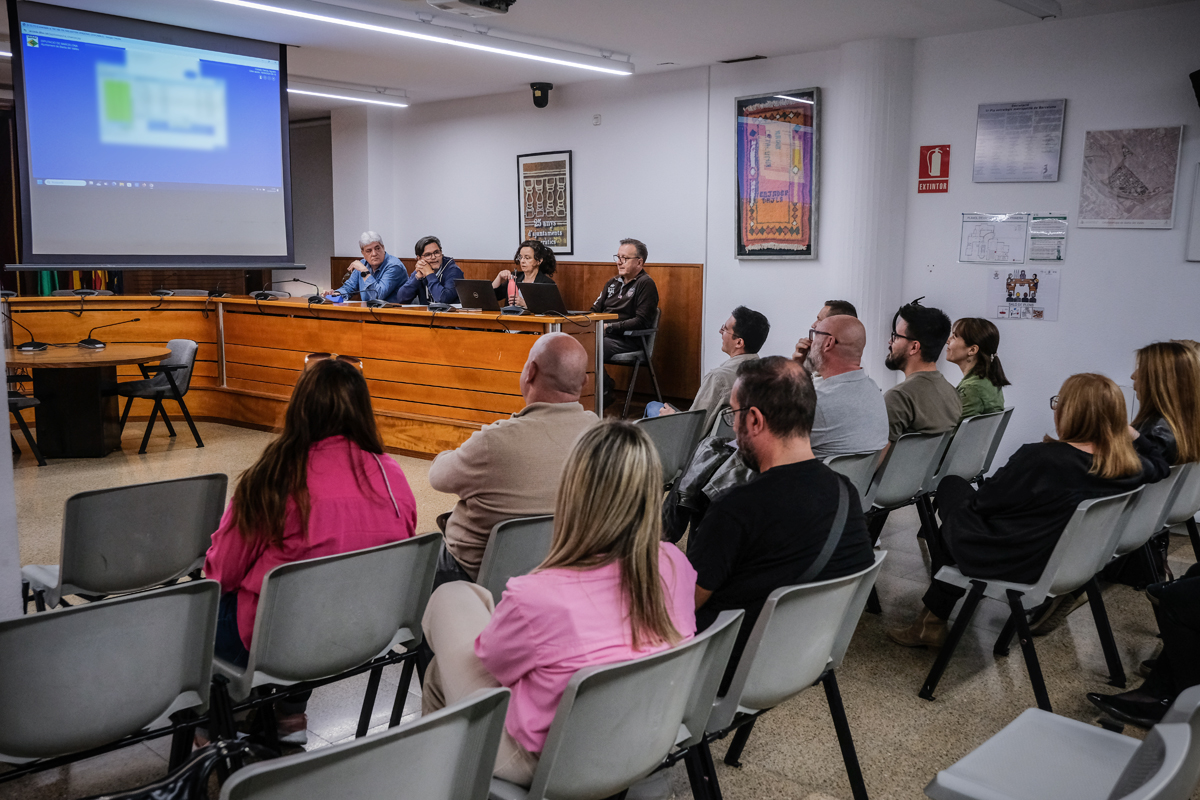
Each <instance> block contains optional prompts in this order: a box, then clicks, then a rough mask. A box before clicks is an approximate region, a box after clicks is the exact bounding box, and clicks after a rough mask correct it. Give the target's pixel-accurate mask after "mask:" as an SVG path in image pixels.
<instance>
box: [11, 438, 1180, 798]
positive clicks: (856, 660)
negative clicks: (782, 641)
mask: <svg viewBox="0 0 1200 800" xmlns="http://www.w3.org/2000/svg"><path fill="white" fill-rule="evenodd" d="M201 434H202V435H203V436H204V438H205V442H206V444H207V447H205V448H203V449H199V450H198V449H196V448H195V447H194V446H193V445H192V443H191V442H190V440H188V439H187V438H186V437H185V436H181V437H180V438H179V440H178V442H177V443H175V444H168V443H167V438H166V436H165V435H164V436H161V437H155V439H154V440H153V442H152V445H151V448H150V452H148V453H147V454H146V455H145V456H138V455H136V441H135V439H136V438H137V434H136V433H133V432H131V433H130V434H129V435H128V436H127V437H126V450H125V451H123V452H121V453H114V454H112V455H110V456H109V457H108V458H106V459H101V460H96V461H55V462H51V464H50V466H48V467H44V468H41V469H39V468H37V467H36V465H34V464H33V462H32V460H31V459H30V458H29V457H28V456H25V457H24V458H22V459H21V460H20V461H19V462H18V464H17V468H16V475H15V481H16V491H17V513H18V523H19V527H20V535H21V556H22V560H23V562H24V563H55V562H56V561H57V559H58V547H59V531H60V529H61V525H62V522H61V520H62V507H63V502H64V501H65V499H66V498H67V497H68V496H70V495H71V494H74V493H75V492H78V491H84V490H87V489H94V488H100V487H104V486H116V485H121V484H127V483H136V482H140V481H146V480H158V479H164V478H172V477H181V476H184V475H194V474H200V473H204V472H209V471H223V472H227V473H229V474H230V476H231V478H232V477H235V476H236V474H237V472H238V471H239V470H241V469H244V468H245V467H246V466H248V465H249V463H250V462H251V461H252V460H253V458H255V457H256V456H257V455H258V453H259V452H260V451H261V448H262V447H263V445H264V444H265V443H266V442H267V441H268V440H269V434H265V433H260V432H256V431H248V430H242V429H238V428H232V427H227V426H222V425H213V424H202V425H201ZM397 461H399V462H400V464H401V465H402V467H403V468H404V471H405V473H406V474H407V475H408V478H409V483H410V484H411V485H412V487H413V490H414V494H416V496H417V506H418V520H419V521H418V525H419V529H420V530H431V529H433V519H434V517H435V516H437V514H439V513H442V512H443V511H445V510H446V509H448V508H449V507H450V505H451V503H452V498H450V497H448V496H446V495H442V494H439V493H437V492H433V491H432V490H431V489H429V487H428V484H427V482H426V481H427V478H426V475H427V473H428V462H424V461H419V460H416V459H410V458H397ZM231 488H232V487H231ZM916 527H917V520H916V514H915V513H913V512H912V511H911V510H905V511H901V512H898V513H894V514H893V515H892V516H891V518H890V519H889V520H888V525H887V528H886V529H885V531H884V535H883V538H882V540H881V546H882V547H884V548H885V549H887V550H888V557H887V560H886V561H885V563H884V567H883V572H882V574H881V575H880V579H879V584H878V586H879V593H880V597H881V599H882V602H883V608H884V612H883V614H882V615H881V616H872V615H869V614H868V615H864V617H863V619H862V621H861V622H860V623H859V627H858V632H857V634H856V636H855V638H854V641H853V643H852V644H851V646H850V650H849V653H848V654H847V657H846V661H845V664H844V665H843V666H842V669H841V671H840V672H839V674H838V682H839V684H840V687H841V692H842V698H843V701H844V703H845V705H846V710H847V714H848V716H849V720H850V726H851V730H852V731H853V734H854V739H855V744H856V747H857V750H858V756H859V759H860V761H861V763H862V769H863V773H864V775H865V776H866V783H867V788H868V791H869V792H870V795H871V797H872V798H918V797H921V796H922V791H921V790H922V788H923V787H924V786H925V784H926V783H928V781H929V780H930V778H932V777H933V775H934V774H935V773H936V772H937V771H938V770H939V769H942V768H944V767H946V766H947V765H949V764H951V763H953V762H954V761H955V760H956V759H958V758H961V757H962V756H963V755H965V754H966V753H967V752H969V751H970V750H971V749H973V748H974V747H976V746H978V745H979V744H980V743H981V742H983V741H984V740H985V739H987V738H988V737H989V736H991V735H992V734H994V733H995V732H996V731H998V730H999V729H1000V728H1002V727H1003V726H1004V725H1006V724H1007V723H1008V722H1010V721H1012V720H1013V719H1014V718H1015V717H1016V716H1017V715H1018V714H1020V713H1021V711H1023V710H1024V709H1026V708H1028V707H1030V706H1032V705H1033V704H1034V701H1033V695H1032V692H1031V690H1030V688H1029V679H1028V677H1027V675H1026V672H1025V665H1024V662H1023V660H1022V658H1021V654H1020V648H1019V647H1014V648H1013V650H1012V653H1011V655H1009V656H1007V657H1004V658H996V657H994V656H993V655H992V642H993V641H994V639H995V636H996V633H997V632H998V631H999V629H1000V627H1001V625H1002V624H1003V622H1004V619H1005V609H1004V608H1003V607H1002V606H1001V605H1000V604H999V603H995V602H992V601H988V600H985V601H984V602H983V604H982V605H981V607H980V610H979V612H978V613H977V615H976V619H975V621H974V622H973V624H972V626H971V628H970V629H969V631H968V633H967V635H966V637H964V640H963V642H962V643H961V644H960V646H959V649H958V652H957V653H956V654H955V657H954V661H953V662H952V663H951V665H950V667H949V669H948V670H947V671H946V674H945V676H944V677H943V679H942V682H941V685H940V686H939V688H938V693H937V699H936V701H934V702H928V701H925V700H921V699H919V698H918V697H917V690H918V689H919V688H920V685H921V683H922V681H923V680H924V677H925V674H926V673H927V672H928V670H929V667H930V665H931V664H932V662H933V658H934V654H933V653H932V652H930V651H925V650H907V649H904V648H901V647H897V646H896V645H894V644H892V643H891V642H890V641H889V640H888V639H887V638H886V636H885V635H884V627H885V626H888V625H897V624H901V623H903V622H906V621H907V620H908V619H909V618H910V617H911V615H912V614H913V613H915V611H916V610H917V609H918V607H919V603H920V597H921V595H922V594H923V593H924V591H925V588H926V586H927V585H928V573H927V571H926V570H927V567H926V563H927V562H926V559H925V557H924V556H923V554H922V551H921V547H920V544H919V542H918V540H917V539H916V538H915V535H914V534H915V531H916ZM1172 539H1173V541H1172V552H1171V555H1172V562H1171V563H1172V566H1173V568H1174V570H1175V572H1176V573H1177V574H1179V573H1181V572H1182V571H1183V570H1184V569H1186V567H1187V566H1189V565H1190V564H1191V563H1192V562H1193V560H1194V559H1193V558H1192V553H1191V548H1190V546H1189V545H1188V543H1187V539H1186V537H1172ZM1105 602H1106V605H1107V607H1108V612H1109V616H1110V618H1111V620H1112V626H1113V630H1114V632H1115V635H1116V639H1117V644H1118V646H1119V648H1120V650H1121V657H1122V661H1123V663H1124V665H1125V670H1126V672H1127V673H1129V675H1130V686H1136V685H1138V683H1139V682H1140V678H1138V677H1137V676H1136V671H1135V670H1136V667H1137V665H1138V663H1139V662H1140V661H1141V660H1142V659H1145V658H1149V657H1151V656H1153V655H1154V653H1155V649H1156V647H1157V644H1158V640H1157V639H1156V638H1155V633H1156V628H1155V625H1154V617H1153V614H1152V613H1151V611H1150V608H1149V605H1148V603H1147V602H1146V600H1145V598H1144V597H1143V596H1142V595H1141V594H1139V593H1138V592H1135V591H1134V590H1133V589H1131V588H1129V587H1126V586H1110V587H1108V588H1107V589H1106V591H1105ZM1037 649H1038V655H1039V657H1040V659H1041V664H1042V669H1043V671H1044V673H1045V676H1046V683H1047V686H1048V687H1049V693H1050V699H1051V701H1052V703H1053V704H1054V708H1055V711H1057V712H1058V713H1060V714H1064V715H1066V716H1069V717H1073V718H1075V719H1080V720H1084V721H1086V722H1094V721H1095V720H1096V719H1097V714H1096V713H1095V712H1094V710H1093V708H1092V706H1091V705H1090V704H1089V703H1087V701H1086V700H1085V699H1084V694H1085V693H1086V692H1089V691H1100V692H1114V691H1118V690H1116V689H1112V688H1111V687H1109V686H1107V684H1106V680H1107V673H1106V671H1105V666H1104V657H1103V655H1102V653H1101V650H1100V646H1099V642H1098V640H1097V638H1096V630H1095V626H1094V623H1093V621H1092V616H1091V612H1090V610H1089V608H1088V607H1087V606H1084V607H1082V608H1080V609H1079V610H1078V611H1076V612H1075V613H1074V614H1072V615H1071V617H1070V618H1069V619H1068V620H1067V623H1066V624H1065V625H1063V626H1062V627H1061V628H1059V630H1057V631H1055V632H1053V633H1051V634H1050V635H1048V636H1045V637H1041V638H1038V639H1037ZM399 672H400V670H399V667H396V668H393V669H391V670H389V671H388V674H385V676H384V680H383V683H382V686H381V688H380V692H379V697H378V700H377V703H376V708H375V714H374V717H373V720H372V723H373V725H375V726H381V725H383V724H384V723H385V722H386V718H387V715H388V714H389V713H390V710H391V705H392V700H393V698H394V696H395V690H396V682H397V681H398V679H399ZM365 683H366V678H365V676H362V677H360V678H358V679H355V680H351V681H346V682H344V683H341V684H335V685H331V686H328V687H324V688H322V689H318V690H317V691H316V692H315V693H314V695H313V699H312V701H311V702H310V704H309V711H308V713H309V730H310V733H309V745H308V746H309V748H310V749H312V748H316V747H322V746H325V745H327V744H330V743H335V742H339V741H345V740H346V739H348V738H349V737H351V736H352V735H353V731H354V728H355V725H356V724H357V719H358V713H359V708H360V706H361V702H362V695H363V690H364V687H365ZM415 688H416V684H415V683H414V684H413V686H412V687H410V692H409V697H408V698H407V702H406V705H405V718H406V719H409V718H411V717H412V716H414V715H415V714H416V713H417V712H418V711H419V708H420V705H419V697H418V695H417V694H415V693H414V692H413V690H414V689H415ZM1126 732H1127V733H1129V734H1132V735H1141V732H1140V731H1138V730H1137V729H1134V728H1129V729H1127V731H1126ZM725 747H726V744H725V742H719V743H717V744H716V745H714V748H713V753H714V756H715V757H716V759H717V771H718V775H719V777H720V781H721V786H722V790H723V792H724V795H725V796H726V797H728V798H730V800H742V799H745V800H750V799H751V798H753V799H754V800H759V799H760V798H761V799H762V800H766V799H767V798H797V799H801V798H803V799H804V800H826V799H827V798H849V797H850V787H849V784H848V782H847V780H846V773H845V770H844V768H843V765H842V758H841V753H840V751H839V749H838V744H837V739H836V737H835V735H834V732H833V724H832V721H831V719H830V716H829V711H828V707H827V705H826V701H825V697H824V693H823V692H822V691H821V690H820V689H819V688H817V689H814V690H811V691H808V692H805V693H804V694H802V695H800V696H799V697H796V698H794V699H793V700H791V701H789V702H787V703H784V704H783V705H782V706H780V707H779V708H777V709H774V710H773V711H772V712H770V713H769V714H767V715H766V716H764V717H763V718H762V719H761V720H760V721H759V723H758V724H757V726H756V727H755V730H754V734H753V736H751V738H750V741H749V744H748V745H747V747H746V749H745V751H744V753H743V756H742V763H743V766H742V767H741V768H740V769H735V768H731V767H727V766H726V765H725V764H723V763H721V761H720V758H721V756H722V755H723V754H724V751H725ZM166 753H167V743H166V742H165V741H163V742H157V743H150V744H149V745H139V746H136V747H132V748H128V749H126V750H124V751H120V752H118V753H114V754H111V755H107V756H102V757H99V758H95V759H92V760H90V761H87V762H82V763H79V764H75V765H73V766H70V767H67V768H63V769H58V770H52V771H48V772H45V773H41V774H39V775H35V776H31V777H28V778H24V779H21V780H18V781H14V782H12V783H7V784H0V798H9V797H12V798H30V799H31V800H32V799H34V798H36V799H37V800H41V799H42V798H45V799H46V800H66V799H68V798H78V797H84V796H88V795H91V794H96V793H99V792H102V791H110V790H114V789H119V788H127V787H131V786H136V785H139V784H142V783H146V782H148V781H150V780H153V779H155V778H158V777H161V775H162V774H164V772H165V769H166ZM670 780H671V784H672V786H673V788H674V789H675V793H676V796H677V797H690V796H691V795H690V791H689V790H688V787H687V779H686V775H685V773H684V770H683V768H682V766H681V765H680V766H677V767H675V768H674V769H673V770H672V771H671V774H670Z"/></svg>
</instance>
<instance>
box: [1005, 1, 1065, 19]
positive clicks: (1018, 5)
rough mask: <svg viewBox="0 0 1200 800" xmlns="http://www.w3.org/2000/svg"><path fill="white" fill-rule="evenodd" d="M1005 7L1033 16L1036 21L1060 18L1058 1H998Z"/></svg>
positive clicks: (1060, 11) (1060, 12)
mask: <svg viewBox="0 0 1200 800" xmlns="http://www.w3.org/2000/svg"><path fill="white" fill-rule="evenodd" d="M1000 2H1001V3H1004V5H1006V6H1012V7H1013V8H1015V9H1018V10H1020V11H1024V12H1025V13H1026V14H1033V15H1034V16H1035V17H1037V18H1038V19H1049V18H1051V17H1061V16H1062V13H1063V12H1062V6H1060V5H1059V4H1058V0H1000Z"/></svg>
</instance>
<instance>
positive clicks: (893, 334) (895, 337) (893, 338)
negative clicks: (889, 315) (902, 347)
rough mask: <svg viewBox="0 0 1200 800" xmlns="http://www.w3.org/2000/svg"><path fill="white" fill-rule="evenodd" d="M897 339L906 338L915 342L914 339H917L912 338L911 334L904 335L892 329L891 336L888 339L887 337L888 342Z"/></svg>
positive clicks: (890, 342)
mask: <svg viewBox="0 0 1200 800" xmlns="http://www.w3.org/2000/svg"><path fill="white" fill-rule="evenodd" d="M897 339H907V340H908V341H910V342H915V341H917V340H916V339H914V338H913V337H911V336H905V335H904V334H903V333H896V332H895V331H892V336H891V338H890V339H888V344H892V343H893V342H895V341H896V340H897Z"/></svg>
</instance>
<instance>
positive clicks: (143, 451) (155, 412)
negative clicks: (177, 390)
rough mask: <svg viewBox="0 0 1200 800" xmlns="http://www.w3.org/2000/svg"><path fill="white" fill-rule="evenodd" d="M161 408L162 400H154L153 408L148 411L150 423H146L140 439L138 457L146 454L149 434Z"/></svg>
mask: <svg viewBox="0 0 1200 800" xmlns="http://www.w3.org/2000/svg"><path fill="white" fill-rule="evenodd" d="M161 408H162V400H160V399H159V398H157V397H156V398H155V399H154V408H152V409H150V421H149V422H147V423H146V434H145V435H144V436H143V437H142V446H141V448H140V449H139V450H138V455H139V456H141V455H145V454H146V445H148V444H150V432H151V431H153V430H154V418H155V417H157V416H158V411H159V409H161Z"/></svg>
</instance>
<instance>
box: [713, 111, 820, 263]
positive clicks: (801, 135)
mask: <svg viewBox="0 0 1200 800" xmlns="http://www.w3.org/2000/svg"><path fill="white" fill-rule="evenodd" d="M735 106H736V111H737V239H736V244H735V253H734V255H735V256H736V257H737V258H739V259H741V258H745V259H751V258H788V259H796V258H816V254H817V250H816V238H817V180H818V176H819V171H818V159H819V154H820V151H819V149H818V145H819V135H818V134H819V129H820V113H821V90H820V89H816V88H813V89H799V90H795V91H789V92H777V93H773V94H767V95H759V96H755V97H739V98H737V99H736V100H735Z"/></svg>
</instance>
